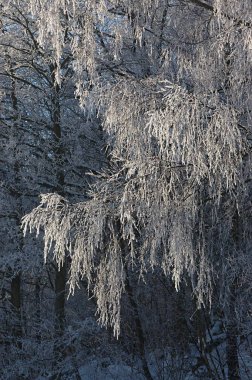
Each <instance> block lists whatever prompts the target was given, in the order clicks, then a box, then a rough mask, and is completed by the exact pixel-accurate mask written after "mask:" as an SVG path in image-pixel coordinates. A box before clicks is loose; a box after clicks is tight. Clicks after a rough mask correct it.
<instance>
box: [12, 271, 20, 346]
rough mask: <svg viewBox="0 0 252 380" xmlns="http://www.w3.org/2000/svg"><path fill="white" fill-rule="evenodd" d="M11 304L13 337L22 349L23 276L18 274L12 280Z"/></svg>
mask: <svg viewBox="0 0 252 380" xmlns="http://www.w3.org/2000/svg"><path fill="white" fill-rule="evenodd" d="M11 303H12V306H13V308H14V313H15V320H14V326H13V330H12V333H13V336H14V337H15V338H16V339H17V346H18V347H20V346H21V343H20V338H21V336H22V327H21V275H20V274H17V275H15V277H13V279H12V280H11Z"/></svg>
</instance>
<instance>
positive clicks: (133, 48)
mask: <svg viewBox="0 0 252 380" xmlns="http://www.w3.org/2000/svg"><path fill="white" fill-rule="evenodd" d="M30 5H31V12H32V13H33V15H34V17H36V18H37V20H38V21H37V22H38V24H39V25H40V28H39V31H40V32H39V33H40V34H39V42H40V44H41V45H42V46H45V45H46V44H49V45H50V46H51V47H52V50H53V54H54V55H53V57H54V62H55V65H56V68H57V69H56V80H57V83H58V84H59V85H60V83H61V71H60V57H61V54H62V52H63V49H64V44H65V41H64V35H65V32H66V30H67V32H68V36H69V38H70V40H71V52H72V55H73V59H74V61H73V62H74V64H73V68H74V71H75V80H76V95H77V96H78V97H79V98H80V102H81V104H82V105H84V104H91V105H92V107H93V109H95V110H96V111H98V112H99V117H100V118H102V120H103V129H104V131H105V133H106V134H107V143H108V145H109V149H110V153H109V159H110V168H109V170H108V171H107V172H106V173H103V174H101V175H100V176H98V177H97V181H96V183H95V184H94V185H93V187H92V188H91V191H90V194H89V199H88V200H87V201H85V202H81V203H76V204H71V203H70V202H69V201H68V200H67V199H64V200H63V199H62V198H61V196H57V195H55V194H47V195H43V196H42V202H41V205H40V206H39V207H37V208H35V209H34V210H33V211H32V212H31V213H30V214H29V215H27V216H26V217H25V218H24V220H23V223H24V228H25V230H26V229H27V228H28V227H30V228H34V229H36V230H37V231H38V230H39V229H40V227H43V228H44V229H45V256H47V255H48V254H49V252H50V250H51V249H52V250H53V252H54V255H55V257H56V259H57V260H58V262H60V263H61V262H63V261H64V260H65V249H66V247H67V249H68V250H69V252H70V256H71V268H70V276H71V277H70V288H71V291H73V290H74V287H75V285H76V284H78V281H79V278H80V277H86V278H87V280H88V282H89V284H90V286H92V284H93V283H94V288H93V289H94V293H95V295H96V297H97V306H98V311H99V313H100V321H101V323H102V324H104V325H112V326H113V327H114V332H115V334H119V331H120V300H121V295H122V293H123V292H124V291H125V281H126V278H127V275H126V269H127V268H128V267H130V266H133V267H135V268H137V270H139V272H140V276H144V274H145V272H146V271H147V270H148V269H149V268H152V269H154V268H155V267H161V268H162V269H163V271H164V273H165V274H166V275H167V276H171V277H172V279H173V281H174V283H175V287H176V289H179V286H180V284H181V281H182V279H184V278H185V279H187V280H188V279H189V280H190V282H191V284H192V288H193V291H194V295H195V297H196V298H197V301H198V304H199V305H200V304H203V305H206V304H207V302H211V300H212V298H213V293H217V294H219V295H220V294H221V295H223V294H224V295H225V297H224V298H225V300H226V305H227V312H226V316H227V318H228V321H227V324H228V326H231V327H230V328H228V335H229V336H230V339H229V340H228V350H227V355H228V365H229V378H230V379H238V378H239V368H238V367H239V366H238V361H237V359H235V361H234V360H232V359H231V358H235V357H237V347H236V346H237V345H236V343H235V336H236V335H237V326H236V322H237V320H236V318H235V316H231V314H230V313H229V312H228V310H231V309H232V310H235V307H237V304H236V302H237V299H238V298H237V296H236V295H235V294H236V293H237V291H238V288H239V287H241V286H242V287H243V289H244V290H243V291H244V292H245V289H247V288H248V283H247V282H246V281H245V282H242V284H241V283H240V281H241V273H242V271H243V270H245V268H244V264H241V263H246V264H245V266H246V277H245V278H249V273H250V271H251V258H250V256H249V250H250V248H249V247H250V243H249V242H250V239H251V228H250V222H249V220H250V219H249V218H250V216H249V212H250V206H249V207H248V202H249V201H248V200H249V198H250V192H251V188H250V180H251V173H250V171H251V169H250V164H249V162H250V151H251V149H250V148H251V146H250V133H251V131H250V128H251V125H250V124H251V100H250V99H249V97H248V94H249V91H250V87H251V75H250V69H251V66H250V65H251V20H250V18H249V14H250V13H249V10H250V9H251V5H250V2H249V1H248V0H247V1H243V2H240V3H238V2H236V1H229V2H226V1H224V0H218V1H213V2H203V1H201V0H189V1H187V2H184V1H172V2H167V1H163V0H160V1H155V2H153V1H150V0H143V1H139V2H131V1H129V0H125V1H117V2H115V1H111V2H104V1H97V2H96V3H95V5H94V3H93V2H92V1H85V2H82V1H78V2H77V1H74V0H72V1H71V2H68V3H66V2H64V1H60V0H58V1H55V2H46V1H35V0H34V1H30ZM48 14H50V15H53V17H50V19H49V20H47V19H46V17H47V15H48ZM63 15H65V16H63ZM62 17H66V19H67V24H65V25H67V27H66V26H65V27H64V28H63V27H62V23H61V19H62ZM237 225H239V228H237ZM231 263H232V264H231ZM223 273H225V274H226V279H225V282H224V284H223V287H221V290H218V288H217V287H216V286H214V284H219V286H221V282H220V278H221V276H222V275H223ZM238 283H239V285H238ZM230 321H231V322H230ZM234 321H236V322H235V325H234ZM231 362H233V363H235V365H234V366H233V365H232V364H231Z"/></svg>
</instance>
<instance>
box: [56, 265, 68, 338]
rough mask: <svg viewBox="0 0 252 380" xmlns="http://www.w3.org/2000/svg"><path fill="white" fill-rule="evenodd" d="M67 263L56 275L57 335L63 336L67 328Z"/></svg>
mask: <svg viewBox="0 0 252 380" xmlns="http://www.w3.org/2000/svg"><path fill="white" fill-rule="evenodd" d="M65 294H66V262H65V263H64V264H63V266H62V267H61V268H60V269H59V270H58V271H57V272H56V275H55V303H54V310H55V335H56V336H62V335H63V333H64V327H65Z"/></svg>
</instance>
